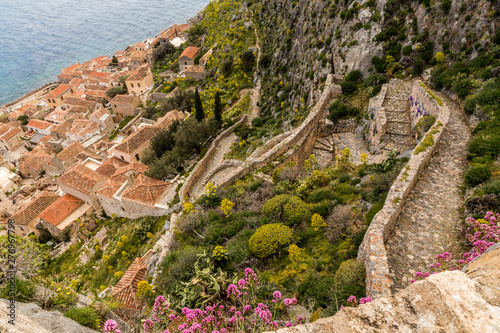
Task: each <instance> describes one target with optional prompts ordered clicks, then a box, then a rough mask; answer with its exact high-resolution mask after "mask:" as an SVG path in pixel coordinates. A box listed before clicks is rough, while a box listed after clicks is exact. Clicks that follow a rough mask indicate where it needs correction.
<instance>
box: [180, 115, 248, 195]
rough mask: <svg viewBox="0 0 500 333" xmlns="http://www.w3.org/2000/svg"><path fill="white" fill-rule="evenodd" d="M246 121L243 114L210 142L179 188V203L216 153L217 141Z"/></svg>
mask: <svg viewBox="0 0 500 333" xmlns="http://www.w3.org/2000/svg"><path fill="white" fill-rule="evenodd" d="M246 121H247V116H246V115H244V116H243V117H242V118H241V119H240V120H239V121H238V122H236V123H235V124H234V125H232V126H231V127H229V128H228V129H226V130H225V131H224V132H222V133H221V134H220V135H219V136H217V138H216V139H215V140H214V141H213V142H212V145H211V146H210V148H209V149H208V151H207V153H206V154H205V156H203V158H202V159H201V161H199V162H198V164H196V167H195V168H194V169H193V171H192V172H191V173H190V174H189V176H188V177H187V179H186V181H185V182H184V184H183V185H182V187H181V189H180V192H179V193H180V200H181V203H182V202H184V197H185V196H187V193H188V192H190V190H191V188H192V186H193V183H194V181H195V180H196V179H198V178H199V177H201V176H202V175H203V173H204V172H205V170H206V168H207V166H208V164H209V163H210V160H211V159H213V158H214V157H215V155H216V153H217V146H218V145H219V143H220V142H221V141H222V140H223V139H225V138H227V137H228V136H230V135H231V134H232V133H233V129H234V127H235V126H238V125H239V124H243V123H244V122H246Z"/></svg>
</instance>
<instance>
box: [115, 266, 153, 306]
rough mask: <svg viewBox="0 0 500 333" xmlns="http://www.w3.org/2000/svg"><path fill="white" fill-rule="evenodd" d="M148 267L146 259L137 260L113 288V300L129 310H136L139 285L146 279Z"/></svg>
mask: <svg viewBox="0 0 500 333" xmlns="http://www.w3.org/2000/svg"><path fill="white" fill-rule="evenodd" d="M147 267H148V265H147V263H146V261H145V260H144V259H142V258H135V260H134V262H133V263H132V265H130V267H129V268H128V269H127V271H126V272H125V274H123V276H122V278H121V279H120V281H119V282H118V283H117V284H116V286H115V287H114V288H113V298H114V299H115V300H116V301H118V302H119V303H122V304H123V305H124V306H125V307H127V308H135V294H136V293H137V284H138V283H139V282H141V281H144V280H145V279H146V269H147Z"/></svg>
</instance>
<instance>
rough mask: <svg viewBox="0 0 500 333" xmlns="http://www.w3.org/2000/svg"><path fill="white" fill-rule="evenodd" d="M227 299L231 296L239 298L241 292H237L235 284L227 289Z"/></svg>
mask: <svg viewBox="0 0 500 333" xmlns="http://www.w3.org/2000/svg"><path fill="white" fill-rule="evenodd" d="M226 293H227V298H229V297H231V295H235V296H236V297H240V296H241V291H239V289H238V287H237V286H236V285H235V284H230V285H229V287H227V291H226Z"/></svg>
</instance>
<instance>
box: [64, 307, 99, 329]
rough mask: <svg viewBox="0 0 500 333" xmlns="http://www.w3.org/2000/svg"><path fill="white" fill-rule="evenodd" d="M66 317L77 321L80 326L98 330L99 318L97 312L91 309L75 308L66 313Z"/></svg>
mask: <svg viewBox="0 0 500 333" xmlns="http://www.w3.org/2000/svg"><path fill="white" fill-rule="evenodd" d="M64 315H65V316H66V317H68V318H70V319H72V320H74V321H76V322H77V323H78V324H80V325H83V326H87V327H90V328H94V329H97V324H98V322H99V316H98V315H97V313H96V311H95V310H94V309H93V308H91V307H85V308H74V309H71V310H69V311H66V313H65V314H64Z"/></svg>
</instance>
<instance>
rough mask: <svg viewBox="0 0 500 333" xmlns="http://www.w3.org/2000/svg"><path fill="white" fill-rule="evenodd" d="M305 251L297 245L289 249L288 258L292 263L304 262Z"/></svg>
mask: <svg viewBox="0 0 500 333" xmlns="http://www.w3.org/2000/svg"><path fill="white" fill-rule="evenodd" d="M304 254H305V250H304V249H301V248H300V247H298V246H297V245H295V244H292V245H290V246H289V247H288V258H289V259H290V261H291V262H292V263H294V262H297V261H302V260H304Z"/></svg>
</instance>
